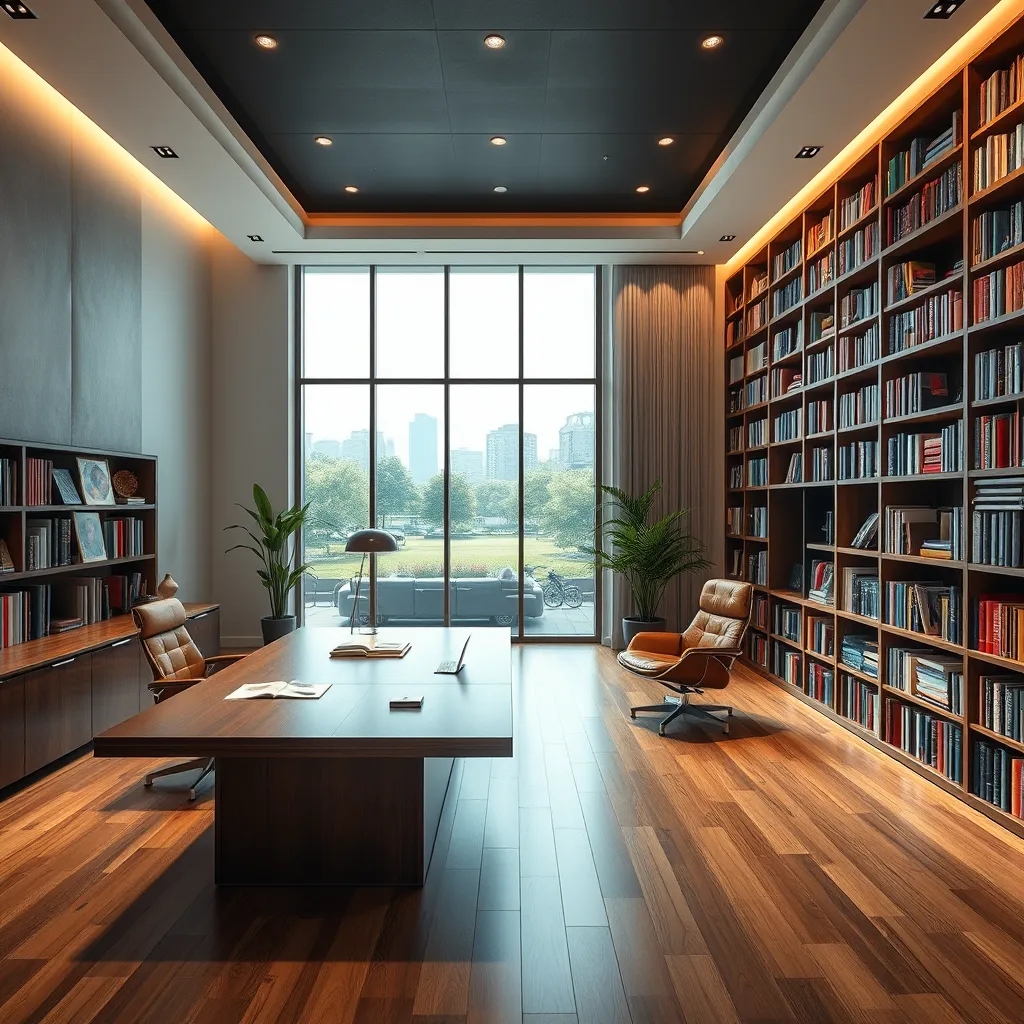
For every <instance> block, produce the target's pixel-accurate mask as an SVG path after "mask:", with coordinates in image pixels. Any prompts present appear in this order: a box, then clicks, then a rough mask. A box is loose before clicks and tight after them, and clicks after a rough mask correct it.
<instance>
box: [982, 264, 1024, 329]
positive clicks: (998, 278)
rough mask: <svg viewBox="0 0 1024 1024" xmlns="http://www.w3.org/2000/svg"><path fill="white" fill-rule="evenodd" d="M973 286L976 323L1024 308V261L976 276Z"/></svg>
mask: <svg viewBox="0 0 1024 1024" xmlns="http://www.w3.org/2000/svg"><path fill="white" fill-rule="evenodd" d="M973 288H974V290H973V296H974V323H976V324H981V323H984V322H985V321H986V320H994V319H995V318H996V317H997V316H1005V315H1006V314H1007V313H1016V312H1017V310H1018V309H1024V262H1021V263H1014V264H1013V266H1010V267H1000V268H999V269H998V270H993V271H992V272H991V273H989V274H982V275H980V276H979V277H976V278H975V279H974V285H973Z"/></svg>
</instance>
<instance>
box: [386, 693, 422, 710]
mask: <svg viewBox="0 0 1024 1024" xmlns="http://www.w3.org/2000/svg"><path fill="white" fill-rule="evenodd" d="M388 707H389V708H391V710H392V711H416V710H418V709H419V708H421V707H423V695H422V694H420V695H419V696H417V697H393V698H392V699H391V700H389V701H388Z"/></svg>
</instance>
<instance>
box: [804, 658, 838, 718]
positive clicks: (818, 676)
mask: <svg viewBox="0 0 1024 1024" xmlns="http://www.w3.org/2000/svg"><path fill="white" fill-rule="evenodd" d="M834 678H835V673H834V672H833V670H832V669H831V668H830V667H829V666H828V665H822V664H821V663H820V662H817V661H809V662H808V663H807V678H806V679H805V680H804V693H806V694H807V696H808V697H813V698H814V699H815V700H817V701H821V703H822V704H827V705H828V706H829V707H834V706H835V692H834V688H833V682H834Z"/></svg>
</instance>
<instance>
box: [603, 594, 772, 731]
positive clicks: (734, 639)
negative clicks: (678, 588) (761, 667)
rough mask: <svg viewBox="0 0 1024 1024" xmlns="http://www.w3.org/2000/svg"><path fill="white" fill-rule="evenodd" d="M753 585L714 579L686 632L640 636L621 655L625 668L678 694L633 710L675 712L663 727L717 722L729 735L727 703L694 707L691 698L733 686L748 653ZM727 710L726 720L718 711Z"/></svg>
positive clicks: (620, 658)
mask: <svg viewBox="0 0 1024 1024" xmlns="http://www.w3.org/2000/svg"><path fill="white" fill-rule="evenodd" d="M752 595H753V587H751V585H750V584H749V583H739V582H737V581H735V580H708V582H707V583H705V584H704V587H703V589H702V590H701V592H700V610H699V611H698V612H697V614H696V616H695V617H694V620H693V622H691V623H690V627H689V629H687V630H686V632H685V633H637V635H636V636H635V637H633V639H632V640H631V641H630V644H629V647H627V648H626V650H624V651H620V652H619V664H620V665H622V666H623V667H625V668H628V669H629V670H630V672H635V673H636V674H637V675H641V676H646V677H647V678H648V679H656V680H657V681H658V682H659V683H661V684H662V685H663V686H666V687H668V689H670V690H672V691H673V693H675V694H677V695H678V696H675V697H666V698H665V700H664V701H663V702H662V703H661V704H645V705H643V706H641V707H635V708H630V710H629V714H630V717H631V718H636V713H637V712H638V711H665V710H667V709H668V708H670V707H671V708H673V710H672V713H671V714H670V715H669V716H668V717H667V718H666V719H665V720H664V721H663V722H662V723H661V724H660V725H659V726H658V732H659V733H661V735H662V736H664V735H665V726H666V725H668V723H669V722H671V721H672V720H673V719H674V718H678V717H679V716H680V715H690V716H691V717H692V718H696V719H699V720H701V721H710V722H715V723H717V724H718V725H721V726H724V727H725V731H726V732H728V731H729V718H731V717H732V708H731V707H729V706H728V705H727V704H691V703H690V695H691V694H694V693H703V692H704V691H705V690H706V689H715V690H721V689H724V688H725V687H726V686H728V685H729V671H730V669H731V668H732V663H733V662H734V661H735V660H736V658H737V657H738V656H739V655H740V654H741V653H742V647H741V645H742V643H743V635H744V633H746V631H747V625H748V624H749V622H750V610H751V598H752ZM722 711H724V712H726V718H725V719H724V720H723V719H721V718H718V717H716V715H714V714H712V712H722Z"/></svg>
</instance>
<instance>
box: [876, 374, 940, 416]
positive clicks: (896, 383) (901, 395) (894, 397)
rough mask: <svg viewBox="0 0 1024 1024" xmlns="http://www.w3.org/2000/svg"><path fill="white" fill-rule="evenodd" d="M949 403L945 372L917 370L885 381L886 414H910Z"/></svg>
mask: <svg viewBox="0 0 1024 1024" xmlns="http://www.w3.org/2000/svg"><path fill="white" fill-rule="evenodd" d="M949 403H950V393H949V378H948V376H947V375H946V374H945V373H926V372H924V371H923V370H919V371H918V372H917V373H908V374H907V375H906V376H905V377H896V378H895V379H893V380H887V381H886V382H885V415H886V416H910V415H913V414H914V413H917V412H926V411H927V410H929V409H938V408H940V407H941V406H944V405H949Z"/></svg>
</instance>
